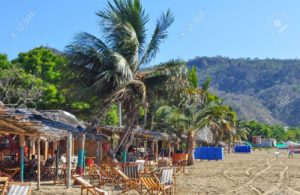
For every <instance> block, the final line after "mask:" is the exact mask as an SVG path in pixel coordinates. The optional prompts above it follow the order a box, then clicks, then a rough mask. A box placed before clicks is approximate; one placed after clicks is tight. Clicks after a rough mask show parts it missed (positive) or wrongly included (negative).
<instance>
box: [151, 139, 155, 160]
mask: <svg viewBox="0 0 300 195" xmlns="http://www.w3.org/2000/svg"><path fill="white" fill-rule="evenodd" d="M154 142H155V141H154V140H152V142H151V152H152V154H151V155H152V156H155V148H154Z"/></svg>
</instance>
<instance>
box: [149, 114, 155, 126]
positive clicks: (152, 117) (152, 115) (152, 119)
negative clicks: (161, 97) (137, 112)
mask: <svg viewBox="0 0 300 195" xmlns="http://www.w3.org/2000/svg"><path fill="white" fill-rule="evenodd" d="M151 113H152V114H151V127H150V130H151V131H153V128H154V117H155V114H154V111H152V112H151Z"/></svg>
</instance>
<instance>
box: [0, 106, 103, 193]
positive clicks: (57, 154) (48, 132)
mask: <svg viewBox="0 0 300 195" xmlns="http://www.w3.org/2000/svg"><path fill="white" fill-rule="evenodd" d="M85 130H86V127H85V125H84V123H83V122H81V121H79V120H77V119H76V117H75V116H74V115H72V114H70V113H68V112H65V111H36V110H31V109H15V108H8V107H5V106H4V105H3V104H2V103H1V104H0V140H1V141H0V142H1V143H2V144H1V148H0V149H1V151H0V153H1V156H3V158H1V159H0V160H1V167H0V169H1V171H6V172H7V173H12V171H15V172H14V173H16V174H15V175H17V174H18V175H19V176H20V177H19V178H20V181H21V182H22V181H24V175H25V174H24V171H25V168H26V163H27V162H28V161H29V159H30V157H31V156H32V157H34V156H37V159H36V161H37V167H36V172H33V174H36V175H35V177H34V178H36V179H37V188H38V189H39V188H40V181H41V175H42V173H43V174H44V173H46V172H47V171H46V170H48V173H52V174H54V177H56V178H57V176H58V171H59V170H60V172H61V173H63V176H64V181H65V184H66V186H67V188H69V187H70V185H71V171H72V170H74V164H75V163H74V161H73V159H72V157H74V146H73V145H74V141H75V140H76V139H78V138H81V137H85V136H86V134H87V136H86V137H88V138H90V137H92V139H94V140H98V141H100V140H101V141H102V140H104V139H105V137H104V136H103V135H100V134H97V133H95V134H93V135H91V133H86V131H85ZM2 149H3V151H2ZM63 155H64V156H63ZM50 156H51V157H52V158H53V159H55V163H54V164H55V166H54V167H53V166H49V167H48V169H45V170H43V172H41V170H42V169H43V168H44V166H45V165H44V162H45V161H47V159H48V158H49V157H50ZM61 157H65V162H64V160H61V159H60V158H61ZM31 160H32V159H31ZM11 162H14V163H11ZM72 162H73V166H72ZM59 163H63V166H62V167H59ZM8 164H10V165H14V166H15V167H8V166H7V165H8ZM18 165H19V166H18ZM75 166H76V164H75ZM7 169H10V170H7ZM18 171H19V172H18ZM26 173H27V171H26Z"/></svg>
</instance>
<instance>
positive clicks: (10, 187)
mask: <svg viewBox="0 0 300 195" xmlns="http://www.w3.org/2000/svg"><path fill="white" fill-rule="evenodd" d="M3 194H5V195H30V194H31V183H28V182H7V185H6V189H5V190H4V193H3Z"/></svg>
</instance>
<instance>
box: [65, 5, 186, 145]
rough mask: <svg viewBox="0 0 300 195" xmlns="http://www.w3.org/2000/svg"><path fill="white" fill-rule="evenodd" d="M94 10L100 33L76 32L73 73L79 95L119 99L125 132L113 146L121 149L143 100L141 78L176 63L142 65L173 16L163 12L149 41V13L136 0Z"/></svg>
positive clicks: (71, 48)
mask: <svg viewBox="0 0 300 195" xmlns="http://www.w3.org/2000/svg"><path fill="white" fill-rule="evenodd" d="M97 16H98V17H99V26H100V27H101V28H100V29H101V30H102V32H103V37H104V39H103V40H101V39H99V38H97V37H96V36H93V35H91V34H89V33H85V32H84V33H79V34H78V35H77V36H76V37H75V41H74V42H73V43H71V44H70V45H68V46H67V54H68V56H69V58H70V63H71V68H72V69H73V70H74V71H75V72H76V79H77V80H78V81H80V80H81V81H82V82H81V83H80V85H81V86H80V87H79V88H80V90H79V93H77V95H79V96H78V97H80V98H82V99H88V98H89V97H93V96H96V97H98V98H101V99H103V100H105V101H103V102H105V103H104V104H106V105H107V102H111V100H112V98H113V97H114V98H116V99H118V100H119V101H122V102H123V104H122V105H123V107H124V109H125V110H126V115H125V125H126V130H125V132H126V133H125V134H123V136H122V138H121V142H120V145H119V146H118V147H117V148H116V150H118V149H120V148H121V149H122V150H123V149H126V148H127V147H128V146H129V144H130V140H131V134H132V127H133V125H134V123H135V120H136V117H137V114H138V108H139V106H140V104H141V103H142V104H143V105H146V102H147V101H146V86H145V84H144V83H145V82H146V80H147V79H148V78H149V77H150V78H151V77H152V76H151V75H155V76H156V77H160V76H168V71H166V70H170V69H172V68H174V67H178V61H171V62H168V63H165V64H162V65H161V66H158V67H154V68H152V69H148V70H146V71H144V69H143V68H142V67H144V66H145V65H147V64H149V63H150V62H151V61H152V60H153V58H154V57H155V56H156V54H157V52H158V51H159V46H160V44H161V43H162V41H163V40H165V39H166V38H167V29H168V28H169V26H170V25H171V24H172V23H173V21H174V18H173V16H172V14H171V12H170V11H169V10H168V11H167V12H166V13H163V14H162V16H161V17H160V18H159V20H158V21H157V23H156V26H155V29H154V32H153V34H152V36H151V38H150V41H149V43H148V44H147V43H146V38H147V36H146V35H147V33H146V31H147V30H146V24H147V23H148V21H149V17H148V15H147V14H146V12H145V10H144V9H143V7H142V5H141V3H140V1H139V0H124V1H121V0H114V1H110V2H109V3H108V5H107V8H106V9H104V10H103V11H99V12H97ZM179 64H180V65H182V64H181V63H179Z"/></svg>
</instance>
